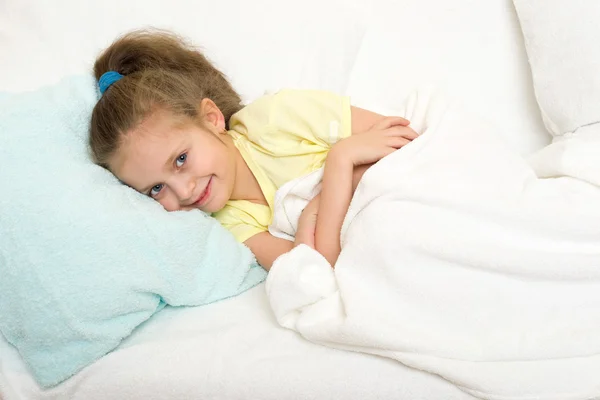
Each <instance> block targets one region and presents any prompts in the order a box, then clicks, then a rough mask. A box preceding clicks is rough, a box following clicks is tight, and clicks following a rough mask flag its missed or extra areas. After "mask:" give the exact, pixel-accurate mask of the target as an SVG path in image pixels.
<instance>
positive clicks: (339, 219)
mask: <svg viewBox="0 0 600 400" xmlns="http://www.w3.org/2000/svg"><path fill="white" fill-rule="evenodd" d="M416 137H417V135H416V133H415V132H414V131H413V130H412V129H411V128H409V127H407V126H406V120H405V119H404V118H399V117H385V118H383V119H382V120H380V121H379V122H378V123H376V124H375V126H373V127H372V129H371V130H370V131H368V132H365V133H364V134H358V135H352V136H350V137H348V138H346V139H343V140H342V141H340V142H338V143H336V144H335V145H334V146H333V147H332V149H331V150H330V151H329V154H328V155H327V160H326V162H325V171H324V173H323V183H322V189H321V197H320V200H319V210H318V214H317V218H316V229H315V249H316V250H317V251H318V252H319V253H321V254H322V255H323V256H324V257H325V258H326V259H327V261H329V263H330V264H331V266H332V267H333V266H334V265H335V262H336V261H337V258H338V256H339V254H340V251H341V243H340V233H341V229H342V224H343V221H344V217H345V216H346V212H347V211H348V207H349V205H350V201H351V199H352V195H353V193H354V188H355V186H356V185H353V178H354V175H355V168H356V167H360V166H362V167H361V168H359V171H358V172H359V174H360V176H359V177H358V180H360V177H362V174H363V173H364V172H365V171H366V169H367V168H368V166H369V165H371V164H373V163H375V162H377V161H379V160H380V159H381V158H383V157H385V156H387V155H388V154H391V153H392V152H394V151H395V150H397V149H399V148H400V147H402V146H404V145H406V144H407V143H409V142H410V141H411V140H413V139H414V138H416Z"/></svg>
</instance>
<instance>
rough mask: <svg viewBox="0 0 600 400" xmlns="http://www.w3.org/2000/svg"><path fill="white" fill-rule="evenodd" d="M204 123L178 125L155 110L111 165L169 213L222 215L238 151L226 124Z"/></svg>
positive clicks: (126, 181) (125, 141) (121, 178)
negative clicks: (184, 211) (220, 211)
mask: <svg viewBox="0 0 600 400" xmlns="http://www.w3.org/2000/svg"><path fill="white" fill-rule="evenodd" d="M205 125H206V127H200V126H198V125H197V124H193V123H191V122H190V123H187V124H176V123H175V120H174V118H173V117H172V116H170V115H169V114H168V113H167V112H164V111H156V112H154V113H153V115H151V116H150V117H148V118H146V120H144V121H143V122H142V123H141V124H140V125H139V126H138V127H137V128H135V129H133V130H132V131H130V132H127V134H126V135H125V140H124V142H123V143H122V144H121V147H120V148H119V150H118V151H117V154H115V156H114V157H113V158H112V159H111V162H110V163H109V167H110V169H111V171H112V172H113V173H114V174H115V175H116V176H117V177H118V178H119V179H120V180H121V181H122V182H124V183H125V184H127V185H129V186H131V187H132V188H134V189H135V190H137V191H138V192H140V193H143V194H146V195H148V196H150V197H152V198H154V199H156V200H157V201H158V202H159V203H160V204H161V205H162V206H163V207H164V208H165V209H166V210H167V211H176V210H191V209H194V208H198V209H200V210H202V211H205V212H208V213H212V212H215V211H218V210H220V209H221V208H223V207H224V206H225V203H226V202H227V201H228V200H229V199H230V198H231V194H232V192H233V186H234V180H235V153H234V151H233V143H232V141H231V139H230V138H229V136H228V135H227V133H226V132H225V131H224V126H225V124H224V122H223V121H218V120H215V121H212V123H210V122H208V123H206V124H205ZM220 125H222V127H221V126H220Z"/></svg>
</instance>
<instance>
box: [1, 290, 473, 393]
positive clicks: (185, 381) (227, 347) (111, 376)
mask: <svg viewBox="0 0 600 400" xmlns="http://www.w3.org/2000/svg"><path fill="white" fill-rule="evenodd" d="M0 354H1V355H2V357H1V358H0V393H2V396H3V397H2V398H3V399H4V400H16V399H19V400H21V399H27V400H38V399H39V400H51V399H57V400H58V399H81V400H95V399H98V400H105V399H129V400H137V399H140V400H142V399H143V400H153V399H156V400H158V399H165V398H169V399H219V400H230V399H231V400H234V399H261V400H270V399H272V400H281V399H286V400H296V399H297V400H309V399H319V400H327V399H332V400H333V399H335V400H337V399H365V400H369V399H399V400H402V399H407V400H408V399H411V400H420V399H422V400H425V399H442V398H443V399H446V400H459V399H461V400H462V399H472V397H471V396H469V395H467V394H466V393H464V392H462V391H460V390H459V389H457V388H456V387H454V386H452V385H451V384H450V383H448V382H446V381H444V380H442V379H441V378H439V377H436V376H433V375H429V374H426V373H424V372H421V371H417V370H414V369H410V368H408V367H404V366H402V365H400V364H398V363H397V362H395V361H392V360H389V359H385V358H380V357H376V356H370V355H366V354H360V353H352V352H344V351H339V350H334V349H330V348H326V347H322V346H319V345H315V344H313V343H310V342H308V341H305V340H304V339H302V338H301V337H300V336H299V335H297V334H296V333H295V332H292V331H289V330H287V329H284V328H281V327H279V325H278V324H277V322H276V321H275V318H274V316H273V315H272V313H271V310H270V308H269V305H268V301H267V298H266V295H265V290H264V285H263V284H261V285H259V286H257V287H256V288H253V289H251V290H249V291H248V292H246V293H244V294H242V295H240V296H238V297H237V298H234V299H229V300H225V301H222V302H219V303H215V304H212V305H209V306H205V307H191V308H181V309H175V308H167V309H165V310H163V311H161V312H160V313H159V314H157V315H156V316H155V317H154V318H153V319H152V320H150V321H149V322H147V323H146V324H144V325H142V326H141V327H140V328H139V329H137V330H136V331H135V332H134V334H133V335H132V336H131V337H130V338H129V339H128V340H126V341H125V342H124V343H123V344H122V345H121V346H120V347H119V349H118V350H116V351H114V352H113V353H111V354H109V355H108V356H106V357H104V358H102V359H101V360H100V361H98V362H96V363H95V364H93V365H91V366H89V367H87V368H86V369H84V370H83V371H82V372H81V373H79V374H78V375H76V376H75V377H74V378H71V379H70V380H68V381H66V382H65V383H63V384H61V385H59V386H57V387H55V388H54V389H51V390H47V391H41V390H39V388H38V387H37V385H36V384H35V382H34V381H33V379H32V377H31V375H30V374H29V373H28V372H27V370H26V367H25V365H23V363H22V361H21V359H20V357H19V356H18V354H17V352H16V351H15V350H14V349H13V348H11V347H10V346H9V345H8V344H7V343H6V341H5V340H4V339H3V338H2V339H1V340H0Z"/></svg>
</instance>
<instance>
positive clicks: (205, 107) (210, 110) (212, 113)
mask: <svg viewBox="0 0 600 400" xmlns="http://www.w3.org/2000/svg"><path fill="white" fill-rule="evenodd" d="M200 115H201V116H202V119H203V120H204V121H206V122H207V123H209V124H210V125H211V126H214V127H215V132H216V133H221V132H223V131H224V130H225V116H224V115H223V113H222V112H221V110H220V109H219V107H217V105H216V104H215V102H214V101H212V100H211V99H209V98H208V97H207V98H204V99H202V101H201V102H200Z"/></svg>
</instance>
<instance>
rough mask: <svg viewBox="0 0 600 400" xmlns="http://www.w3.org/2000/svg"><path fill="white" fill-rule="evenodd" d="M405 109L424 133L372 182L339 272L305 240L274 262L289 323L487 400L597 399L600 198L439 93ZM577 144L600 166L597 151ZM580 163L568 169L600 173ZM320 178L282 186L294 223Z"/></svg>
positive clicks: (278, 299)
mask: <svg viewBox="0 0 600 400" xmlns="http://www.w3.org/2000/svg"><path fill="white" fill-rule="evenodd" d="M403 111H404V116H406V117H407V118H408V119H410V120H411V124H412V126H413V128H414V129H415V130H416V131H417V132H420V133H422V136H421V137H419V138H418V139H416V140H415V141H413V142H412V143H411V144H409V145H408V146H406V147H404V148H402V149H401V150H399V151H397V152H395V153H393V154H392V155H390V156H388V157H386V158H385V159H383V160H381V161H380V162H379V163H377V164H376V165H375V166H373V167H372V168H370V169H369V171H367V173H366V174H365V175H364V177H363V180H362V181H361V183H360V185H359V187H358V188H357V191H356V193H355V196H354V198H353V200H352V203H351V205H350V209H349V211H348V213H347V216H346V219H345V221H344V225H343V228H342V238H341V239H342V247H343V249H342V253H341V255H340V257H339V260H338V262H337V264H336V266H335V270H334V269H332V268H331V267H330V266H329V264H328V263H327V261H326V260H325V259H324V258H323V257H322V256H321V255H320V254H319V253H317V252H316V251H314V250H312V249H310V248H309V247H307V246H304V245H303V246H299V247H297V248H295V249H294V250H292V251H291V252H289V253H287V254H285V255H283V256H281V257H280V258H279V259H278V260H277V261H276V262H275V264H274V266H273V268H272V269H271V272H270V274H269V277H268V280H267V285H266V287H267V293H268V296H269V299H270V303H271V306H272V308H273V310H274V313H275V315H276V317H277V320H278V321H279V323H280V324H281V325H282V326H284V327H287V328H289V329H293V330H296V331H298V332H299V333H300V334H301V335H302V336H304V337H305V338H307V339H308V340H310V341H313V342H316V343H320V344H323V345H326V346H332V347H336V348H341V349H347V350H353V351H360V352H366V353H371V354H376V355H380V356H385V357H390V358H392V359H396V360H398V361H400V362H402V363H403V364H406V365H408V366H412V367H414V368H418V369H421V370H424V371H428V372H431V373H433V374H437V375H440V376H442V377H443V378H445V379H447V380H449V381H451V382H453V383H454V384H456V385H457V386H459V387H460V388H462V389H463V390H465V391H467V392H469V393H470V394H473V395H475V396H478V397H482V398H490V399H532V398H536V399H557V400H558V399H560V400H565V399H587V398H590V397H592V396H597V395H600V374H599V373H598V371H600V189H599V188H598V187H597V186H595V185H594V184H592V183H589V179H587V181H586V180H584V179H579V178H578V177H567V176H562V177H554V178H553V177H549V178H541V177H538V175H537V174H536V171H535V170H534V165H535V166H540V167H544V168H545V171H546V172H547V171H548V166H550V165H552V163H553V162H554V160H553V157H559V156H560V155H557V154H556V153H555V152H552V151H550V152H548V151H546V152H543V151H542V152H540V154H538V155H537V156H536V161H535V164H529V163H527V161H526V160H524V159H523V158H522V157H520V156H519V155H518V154H517V153H516V152H513V151H512V150H511V149H509V148H508V147H507V146H505V145H504V143H502V142H501V141H500V139H499V136H500V135H498V134H495V133H494V130H493V129H491V127H490V126H488V125H486V124H485V123H484V122H482V121H478V120H477V119H476V118H473V117H472V116H467V115H466V114H464V113H462V112H459V111H458V110H457V108H456V107H454V106H452V105H450V104H448V103H447V102H445V101H443V100H441V99H440V98H439V97H436V96H434V95H432V94H431V93H430V92H427V91H425V92H419V93H417V94H416V95H414V96H412V97H411V98H410V99H409V100H408V102H407V104H406V106H405V109H404V110H403ZM577 146H579V147H577V148H582V149H583V150H585V151H586V152H590V151H596V150H597V153H596V154H598V159H600V146H598V142H597V141H596V142H594V141H593V140H591V139H590V141H589V146H588V147H587V148H586V147H585V146H580V145H579V144H578V145H577ZM593 146H595V147H593ZM585 160H586V162H587V164H586V165H585V166H581V168H574V169H573V171H575V172H577V171H582V173H584V175H585V177H589V176H590V174H591V175H596V176H600V161H598V162H596V164H589V161H590V158H589V157H586V158H585ZM546 175H547V174H546ZM585 177H584V178H585ZM317 181H318V179H316V180H314V179H313V181H312V183H311V181H310V179H308V178H306V177H305V178H304V184H299V183H301V182H300V181H296V182H295V185H292V186H294V187H296V189H294V190H296V192H297V193H294V190H290V191H288V195H289V196H291V197H290V198H292V197H294V198H295V200H294V201H295V204H296V206H294V207H292V206H290V208H296V214H297V213H298V209H297V208H300V209H301V207H303V205H302V202H299V201H297V199H298V198H299V197H300V198H301V197H302V196H305V195H306V192H304V193H302V192H303V191H307V190H311V185H312V188H314V184H315V183H317ZM289 187H291V186H288V189H289ZM305 197H306V196H305ZM282 202H283V203H285V196H283V199H282ZM282 210H284V208H279V209H278V210H276V212H278V213H281V212H283V211H282ZM278 218H279V220H281V218H283V219H285V218H286V216H281V215H279V216H278ZM289 219H291V218H289ZM277 220H278V219H277V218H276V221H277ZM273 228H274V229H277V228H276V227H273ZM292 233H293V232H292Z"/></svg>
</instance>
